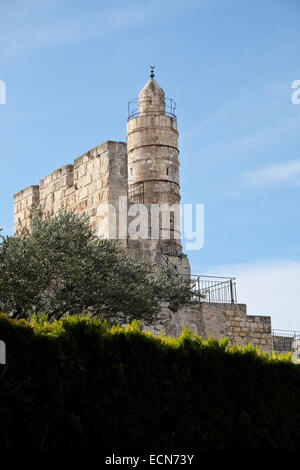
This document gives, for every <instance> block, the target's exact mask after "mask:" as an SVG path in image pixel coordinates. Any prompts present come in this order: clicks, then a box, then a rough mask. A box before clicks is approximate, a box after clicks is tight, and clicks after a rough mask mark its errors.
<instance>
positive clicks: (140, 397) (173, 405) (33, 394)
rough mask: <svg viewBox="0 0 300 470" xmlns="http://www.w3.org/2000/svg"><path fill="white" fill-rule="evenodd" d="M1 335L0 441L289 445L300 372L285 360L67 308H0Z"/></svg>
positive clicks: (293, 440)
mask: <svg viewBox="0 0 300 470" xmlns="http://www.w3.org/2000/svg"><path fill="white" fill-rule="evenodd" d="M0 338H1V339H2V340H4V341H5V343H6V345H7V366H6V367H3V366H1V367H2V369H1V370H0V397H1V400H0V423H1V426H0V448H1V449H2V450H3V449H11V450H13V449H26V450H29V449H48V450H53V449H65V450H68V449H69V450H80V449H82V450H84V449H86V450H87V449H88V450H98V451H103V452H104V451H110V452H112V451H114V452H115V453H116V452H120V453H122V452H123V454H124V453H126V455H128V452H129V451H130V450H132V449H135V450H139V452H141V451H142V450H143V451H144V452H146V451H147V450H148V451H151V453H154V452H155V451H160V452H161V451H162V450H163V452H167V451H169V450H173V451H176V453H177V454H178V453H181V452H185V453H187V452H188V451H189V450H193V451H197V452H199V450H203V449H227V450H230V449H234V450H237V449H295V450H296V449H297V448H298V445H299V442H300V427H299V422H300V411H299V407H298V402H299V392H300V369H299V367H298V365H295V364H293V363H292V362H290V361H289V359H288V358H287V357H285V358H279V357H275V356H274V357H269V356H268V355H267V354H261V353H260V351H259V350H258V349H256V348H252V347H251V345H248V346H246V347H245V348H238V347H237V346H234V347H232V348H229V347H228V343H227V341H226V340H221V341H216V340H213V339H212V338H209V339H208V340H207V341H204V340H203V339H202V338H200V337H197V336H195V335H193V334H192V333H191V332H190V331H189V330H188V329H187V328H185V329H184V331H183V333H182V335H181V336H180V337H179V338H171V337H166V336H163V335H162V336H161V337H159V338H158V337H155V336H154V335H153V334H152V333H148V332H145V331H141V326H140V323H139V322H138V321H135V322H133V323H131V324H128V325H127V326H126V327H125V328H121V327H120V326H118V325H115V326H113V327H110V326H109V324H108V323H107V322H105V321H100V320H99V319H98V318H87V317H76V316H66V317H63V318H62V319H61V320H58V321H53V322H52V323H51V324H49V322H48V321H47V318H46V317H37V316H33V317H32V318H31V319H30V321H29V322H27V321H25V320H19V321H15V320H11V319H9V318H8V317H7V315H4V314H0ZM121 455H122V454H121ZM124 455H125V454H124Z"/></svg>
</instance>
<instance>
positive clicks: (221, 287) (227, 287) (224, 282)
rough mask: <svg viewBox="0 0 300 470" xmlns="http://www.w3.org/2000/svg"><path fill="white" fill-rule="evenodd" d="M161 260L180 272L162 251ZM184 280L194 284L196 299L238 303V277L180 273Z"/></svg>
mask: <svg viewBox="0 0 300 470" xmlns="http://www.w3.org/2000/svg"><path fill="white" fill-rule="evenodd" d="M160 254H161V260H162V262H163V263H166V264H167V265H169V266H172V267H173V268H174V271H175V272H176V273H177V274H178V270H177V267H176V266H175V265H173V263H172V262H170V261H169V258H168V256H167V255H166V254H164V253H163V252H162V251H161V252H160ZM180 276H181V277H183V279H184V280H186V281H187V282H190V283H191V284H192V288H193V291H194V300H198V301H199V302H217V303H232V304H233V303H236V302H237V295H236V278H235V277H224V276H205V275H202V274H201V275H200V274H199V275H194V274H180Z"/></svg>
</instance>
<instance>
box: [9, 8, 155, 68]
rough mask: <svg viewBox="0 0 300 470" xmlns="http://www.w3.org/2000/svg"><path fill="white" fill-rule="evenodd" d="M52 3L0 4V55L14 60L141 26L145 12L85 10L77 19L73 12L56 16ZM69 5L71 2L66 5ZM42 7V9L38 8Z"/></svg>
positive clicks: (138, 10) (124, 9) (126, 9)
mask: <svg viewBox="0 0 300 470" xmlns="http://www.w3.org/2000/svg"><path fill="white" fill-rule="evenodd" d="M66 3H68V2H67V0H64V1H63V2H62V3H61V4H59V3H58V2H57V1H56V0H52V1H51V0H47V1H46V3H45V4H43V3H42V2H37V1H36V0H29V1H28V2H26V5H25V2H20V1H17V0H16V1H11V3H9V2H4V3H3V4H0V56H1V59H7V58H11V57H14V56H15V55H16V54H18V53H21V52H23V51H25V50H28V49H34V48H40V47H43V46H46V45H51V44H56V43H63V42H69V41H75V40H84V39H88V38H92V37H97V36H101V35H103V34H107V33H111V32H114V31H117V30H121V29H126V28H128V27H131V26H134V25H136V24H140V23H142V22H143V21H144V20H145V19H146V11H145V9H142V8H136V7H122V8H110V9H105V8H103V7H101V6H99V7H97V8H94V9H92V10H90V9H89V10H87V13H86V14H83V15H82V16H81V17H78V14H77V13H76V9H74V10H73V9H71V11H70V13H69V14H68V15H66V14H65V13H61V14H60V13H59V8H60V7H62V6H63V4H66ZM70 3H71V2H70ZM41 4H42V6H41Z"/></svg>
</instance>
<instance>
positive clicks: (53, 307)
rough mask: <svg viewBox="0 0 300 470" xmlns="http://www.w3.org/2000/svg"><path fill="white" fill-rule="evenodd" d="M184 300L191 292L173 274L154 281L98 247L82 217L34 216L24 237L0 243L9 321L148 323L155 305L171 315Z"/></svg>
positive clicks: (0, 294)
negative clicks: (71, 317) (78, 317)
mask: <svg viewBox="0 0 300 470" xmlns="http://www.w3.org/2000/svg"><path fill="white" fill-rule="evenodd" d="M190 299H191V286H190V285H189V284H187V283H185V282H183V281H182V280H181V278H180V277H179V276H178V275H176V273H174V270H173V271H172V272H170V268H168V267H167V268H161V269H160V270H159V271H158V272H157V273H156V274H153V272H152V271H151V269H150V266H148V265H147V264H146V263H143V262H136V261H134V260H132V259H131V258H129V257H128V256H126V254H125V252H124V251H122V250H121V249H120V248H118V246H117V245H116V244H115V243H114V242H113V241H109V240H100V239H99V238H98V237H97V236H96V234H95V232H93V231H92V230H91V228H90V224H89V218H88V217H87V216H85V215H78V214H75V213H73V212H63V211H61V212H60V213H59V215H58V216H57V217H50V216H47V217H46V218H43V219H41V218H40V217H39V214H38V213H37V212H34V213H33V216H32V223H31V230H30V231H28V230H27V229H25V228H22V227H20V230H19V233H18V236H15V237H6V238H4V237H2V241H1V243H0V308H1V309H2V310H3V311H6V312H10V314H11V316H12V317H13V318H16V319H18V318H26V319H28V318H29V316H30V314H31V313H32V312H35V313H40V312H43V313H45V314H47V316H48V319H49V320H52V319H54V318H56V319H59V318H61V317H62V316H63V315H65V314H66V313H68V312H72V314H81V312H82V311H85V312H86V313H87V314H90V315H92V316H98V317H99V318H101V319H107V320H108V321H110V322H111V323H116V322H119V323H122V324H123V323H126V322H128V321H129V322H130V321H132V320H134V319H137V320H141V321H142V322H143V323H144V324H151V323H153V322H154V321H157V320H158V314H159V304H160V302H162V301H166V302H168V303H169V304H170V307H171V308H172V309H173V310H176V309H177V308H179V307H180V306H181V305H183V304H184V303H187V302H188V301H189V300H190Z"/></svg>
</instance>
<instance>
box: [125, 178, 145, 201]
mask: <svg viewBox="0 0 300 470" xmlns="http://www.w3.org/2000/svg"><path fill="white" fill-rule="evenodd" d="M128 202H135V203H140V204H143V203H144V182H143V181H141V182H139V183H133V184H129V185H128Z"/></svg>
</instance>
